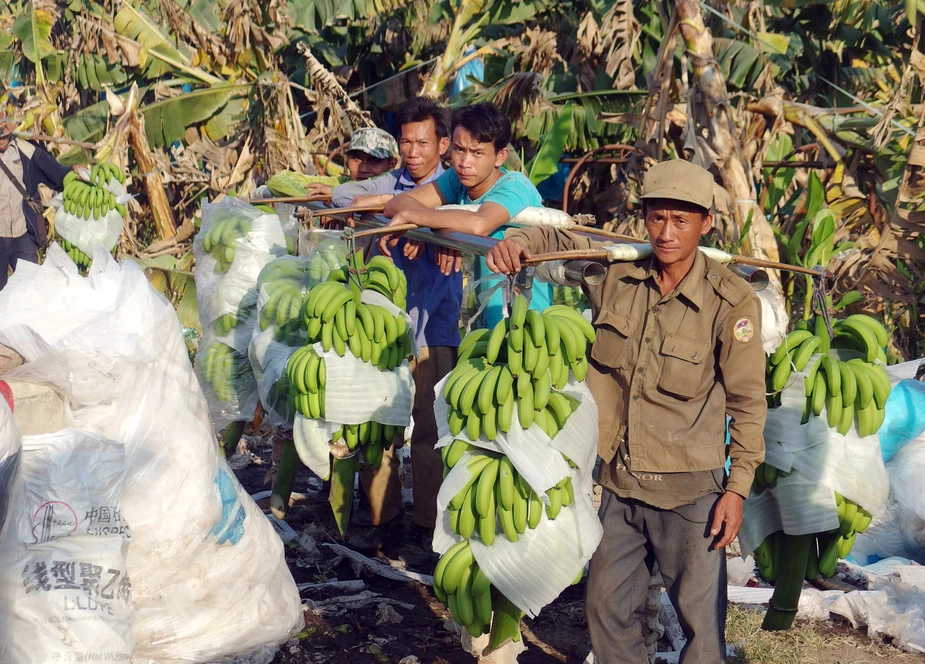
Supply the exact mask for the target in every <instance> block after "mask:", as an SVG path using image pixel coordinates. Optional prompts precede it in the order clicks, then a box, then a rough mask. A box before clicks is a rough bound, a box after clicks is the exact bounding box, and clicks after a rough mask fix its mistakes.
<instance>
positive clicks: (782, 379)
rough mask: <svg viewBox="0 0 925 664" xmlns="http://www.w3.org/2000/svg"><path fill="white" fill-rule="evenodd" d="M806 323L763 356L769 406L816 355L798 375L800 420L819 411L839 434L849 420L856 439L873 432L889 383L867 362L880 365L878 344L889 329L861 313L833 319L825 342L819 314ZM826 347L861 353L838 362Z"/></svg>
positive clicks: (877, 367)
mask: <svg viewBox="0 0 925 664" xmlns="http://www.w3.org/2000/svg"><path fill="white" fill-rule="evenodd" d="M807 326H808V323H807V325H804V326H801V327H799V328H797V329H795V330H794V331H793V332H791V333H790V334H788V335H787V336H786V337H785V338H784V340H783V342H781V344H780V346H778V347H777V350H775V351H774V353H773V354H772V355H771V357H770V358H769V360H768V378H767V386H768V390H769V392H770V396H769V399H771V401H770V402H769V405H772V407H773V405H776V404H777V401H776V398H777V396H776V395H777V394H778V393H779V392H780V391H781V390H782V389H784V388H785V387H786V386H787V383H788V381H789V380H790V377H791V375H792V373H793V372H794V371H796V372H801V371H804V370H807V365H808V364H809V361H810V358H811V357H812V356H813V355H814V354H818V353H821V357H819V359H818V360H816V361H815V362H813V364H812V365H811V366H809V368H808V370H807V374H806V377H805V378H804V389H805V392H806V405H805V408H804V411H803V423H804V424H805V423H806V422H808V421H809V417H810V415H813V416H816V417H819V416H821V415H822V413H823V411H825V415H826V420H827V422H828V425H829V427H831V428H833V429H837V430H838V432H839V433H840V434H842V435H844V434H846V433H848V431H849V429H850V428H851V424H852V423H853V422H855V421H856V422H857V430H858V435H859V436H861V437H862V438H863V437H864V436H869V435H871V434H874V433H876V432H877V431H878V430H879V429H880V426H881V425H882V424H883V420H884V417H885V408H886V401H887V399H888V398H889V396H890V389H891V387H890V379H889V377H888V376H887V375H886V372H885V371H884V370H883V367H882V366H881V365H880V364H874V363H873V362H874V361H875V360H880V361H882V362H884V363H885V359H886V356H885V354H884V352H883V346H886V344H887V343H888V342H889V333H888V332H887V331H886V329H885V328H884V327H883V325H881V324H880V323H879V322H878V321H876V320H875V319H873V318H871V317H870V316H865V315H863V314H854V315H852V316H849V317H848V318H846V319H845V320H837V321H835V323H834V325H833V327H834V330H835V337H834V338H833V339H831V342H830V340H829V334H828V331H827V330H826V329H825V322H824V320H823V319H822V317H821V316H817V317H816V319H815V331H810V330H809V329H806V327H807ZM831 348H835V349H845V350H851V351H855V352H858V353H861V354H862V355H863V356H864V357H863V358H860V357H859V358H855V359H851V360H848V361H842V360H838V359H835V358H833V357H831V356H830V355H829V354H828V353H829V350H830V349H831Z"/></svg>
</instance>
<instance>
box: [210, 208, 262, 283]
mask: <svg viewBox="0 0 925 664" xmlns="http://www.w3.org/2000/svg"><path fill="white" fill-rule="evenodd" d="M250 231H251V220H250V219H248V218H247V217H242V216H240V213H239V212H238V213H236V212H235V211H234V210H230V211H225V210H217V211H216V212H215V214H214V215H212V218H211V219H210V220H209V230H207V231H206V233H205V236H204V237H203V239H202V248H203V249H204V250H205V251H206V252H208V253H210V254H212V256H213V257H214V258H215V262H216V264H217V265H216V270H217V271H218V272H220V273H221V272H227V271H228V268H229V267H231V263H232V262H233V261H234V254H235V248H236V246H237V241H238V240H239V239H241V238H243V237H245V236H246V235H247V234H248V233H250Z"/></svg>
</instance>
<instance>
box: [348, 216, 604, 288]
mask: <svg viewBox="0 0 925 664" xmlns="http://www.w3.org/2000/svg"><path fill="white" fill-rule="evenodd" d="M388 223H389V220H388V219H386V218H385V217H383V216H382V215H379V214H364V215H363V216H362V217H360V219H358V220H357V222H356V224H357V227H360V226H363V227H365V228H382V227H383V226H385V225H386V224H388ZM405 236H406V237H409V238H411V239H412V240H421V241H422V242H427V243H429V244H433V245H436V246H438V247H446V248H447V249H455V250H456V251H461V252H464V253H467V254H476V255H478V256H485V255H486V254H488V252H489V251H490V250H491V248H492V247H494V246H495V244H497V243H498V241H497V240H495V239H494V238H490V237H484V236H482V235H471V234H469V233H459V232H456V231H436V232H434V231H432V230H430V229H429V228H415V229H412V230H409V231H406V232H405ZM565 273H566V275H567V276H568V278H569V279H571V280H573V281H578V282H581V283H584V284H587V285H588V286H596V285H598V284H600V283H601V282H602V281H603V280H604V276H605V275H606V268H605V267H604V266H603V265H601V264H600V263H598V262H595V261H586V260H576V261H567V262H566V265H565ZM564 285H568V284H564Z"/></svg>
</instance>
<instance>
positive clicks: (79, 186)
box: [61, 162, 125, 219]
mask: <svg viewBox="0 0 925 664" xmlns="http://www.w3.org/2000/svg"><path fill="white" fill-rule="evenodd" d="M111 180H118V181H119V182H122V181H124V180H125V177H124V176H123V175H122V171H120V170H119V169H118V168H117V167H116V165H115V164H111V163H109V162H105V163H102V164H97V165H96V166H94V167H93V169H92V170H91V172H90V182H89V183H87V182H84V181H83V180H81V179H79V178H78V177H77V174H76V173H74V172H73V171H71V172H70V173H68V174H67V175H65V176H64V188H63V189H62V191H61V197H62V199H63V200H64V211H65V212H69V213H70V214H73V215H74V216H77V217H80V218H81V219H99V218H100V217H104V216H106V214H108V213H109V211H110V210H113V209H114V210H117V211H118V212H119V215H120V216H122V217H124V216H125V206H124V205H122V204H121V203H117V202H116V197H115V196H114V195H113V194H112V192H110V191H108V190H106V189H105V188H104V186H105V185H106V184H107V183H108V182H110V181H111Z"/></svg>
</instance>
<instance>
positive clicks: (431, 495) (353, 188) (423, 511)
mask: <svg viewBox="0 0 925 664" xmlns="http://www.w3.org/2000/svg"><path fill="white" fill-rule="evenodd" d="M397 120H398V125H399V127H400V129H401V135H400V137H399V141H398V144H399V149H400V151H401V157H402V166H401V167H400V168H397V169H394V170H392V171H389V172H388V173H385V174H384V175H380V176H379V177H376V178H372V179H369V180H364V181H362V182H348V183H346V184H342V185H340V186H338V187H335V188H334V192H333V196H332V199H331V202H332V204H333V205H334V206H335V207H349V206H351V205H384V204H385V203H387V202H388V201H389V200H391V199H392V198H393V197H395V196H396V195H398V194H401V193H403V192H406V191H410V190H412V189H414V188H416V187H419V186H422V185H425V184H427V183H429V182H433V181H434V180H435V179H436V178H437V177H439V176H440V175H441V174H442V173H443V172H444V168H443V164H442V163H441V161H440V160H441V157H442V156H443V154H444V153H445V152H446V150H447V148H448V147H449V144H450V139H449V133H450V113H449V111H447V110H446V109H445V108H444V107H442V106H440V105H438V104H436V103H435V102H433V101H432V100H430V99H426V98H423V97H419V98H416V99H412V100H410V101H409V102H407V103H406V104H405V105H404V106H402V108H401V110H399V111H398V117H397ZM402 242H404V240H402ZM424 254H425V256H424V258H423V259H422V260H417V261H411V260H408V259H407V258H406V257H405V256H404V255H402V254H401V251H400V250H399V251H398V252H396V253H395V255H393V260H394V262H395V264H396V265H397V266H398V267H399V269H401V270H402V272H404V274H405V277H406V279H407V280H408V296H407V302H408V305H407V308H408V314H409V315H410V316H411V321H412V324H413V325H414V329H415V341H416V342H417V345H418V348H419V353H418V356H417V358H415V359H413V360H412V362H411V371H412V374H413V375H414V382H415V397H414V407H413V410H412V417H413V418H414V428H413V430H412V434H411V468H412V474H413V476H414V484H413V496H414V513H413V515H412V523H413V526H412V533H410V535H411V538H412V539H416V540H419V541H420V543H421V544H423V543H424V542H425V541H426V544H427V547H426V548H427V549H429V548H430V542H431V540H432V538H433V529H434V525H435V523H436V518H437V492H438V491H439V490H440V483H441V480H442V476H443V461H442V460H441V458H440V453H439V451H437V450H435V449H434V445H435V444H436V443H437V422H436V419H435V418H434V411H433V402H434V385H436V384H437V382H439V381H440V379H441V378H443V377H444V376H445V375H446V374H447V373H449V371H450V370H451V369H452V368H453V366H454V365H455V364H456V347H457V346H458V345H459V308H460V305H461V303H462V275H461V274H459V273H453V274H449V275H444V274H442V273H441V272H440V269H439V267H438V265H437V263H436V248H435V247H433V246H432V245H428V246H427V247H426V248H425V249H424ZM398 465H399V464H398V463H397V460H395V459H394V458H393V449H389V450H386V452H385V454H384V455H383V459H382V465H381V466H380V467H379V469H378V470H373V469H371V468H368V467H367V468H364V470H363V471H362V472H361V474H360V481H361V482H362V484H363V488H364V490H365V492H366V495H367V496H368V497H369V502H370V513H371V517H372V523H373V525H384V524H387V523H389V522H391V521H392V520H393V519H395V517H396V516H398V514H399V513H400V512H401V509H402V496H401V482H400V481H399V477H398Z"/></svg>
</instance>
